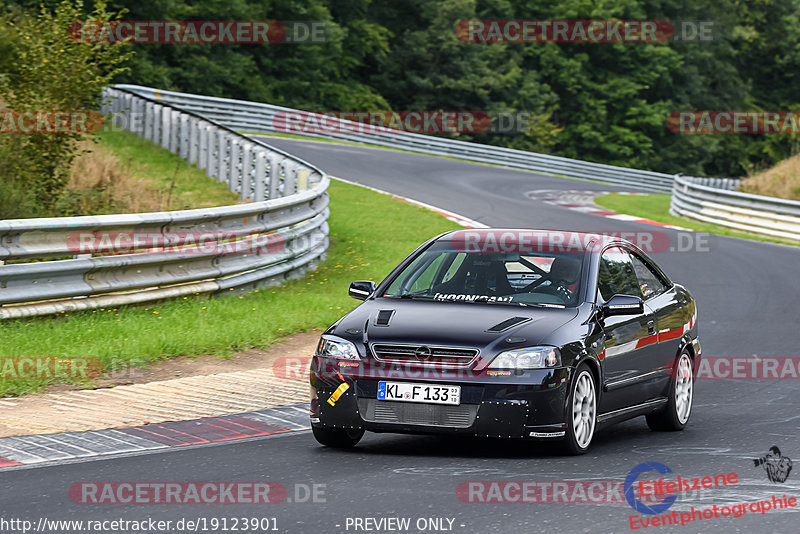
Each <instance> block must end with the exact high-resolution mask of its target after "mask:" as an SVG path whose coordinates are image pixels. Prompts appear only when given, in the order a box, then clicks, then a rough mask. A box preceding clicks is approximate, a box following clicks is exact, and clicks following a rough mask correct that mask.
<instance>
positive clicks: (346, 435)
mask: <svg viewBox="0 0 800 534" xmlns="http://www.w3.org/2000/svg"><path fill="white" fill-rule="evenodd" d="M311 431H312V432H313V433H314V438H316V440H317V441H318V442H319V443H320V444H321V445H325V446H326V447H334V448H337V449H349V448H351V447H355V446H356V444H357V443H358V442H359V441H361V438H362V437H363V436H364V430H363V429H361V428H326V427H322V426H313V427H311Z"/></svg>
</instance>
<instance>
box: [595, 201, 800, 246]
mask: <svg viewBox="0 0 800 534" xmlns="http://www.w3.org/2000/svg"><path fill="white" fill-rule="evenodd" d="M670 198H671V197H669V196H668V195H620V194H618V193H612V194H610V195H603V196H601V197H597V198H596V199H595V203H597V204H598V205H599V206H602V207H604V208H606V209H609V210H611V211H616V212H617V213H624V214H626V215H633V216H635V217H643V218H645V219H651V220H653V221H656V222H660V223H665V224H672V225H675V226H681V227H683V228H688V229H690V230H694V231H696V232H706V233H709V234H718V235H726V236H730V237H739V238H743V239H753V240H756V241H766V242H769V243H781V244H784V245H795V246H796V245H798V243H796V242H792V241H788V240H783V239H777V238H772V237H768V236H761V235H756V234H748V233H745V232H738V231H736V230H732V229H730V228H726V227H725V226H720V225H717V224H709V223H704V222H699V221H695V220H692V219H689V218H686V217H676V216H674V215H672V214H670V212H669V204H670Z"/></svg>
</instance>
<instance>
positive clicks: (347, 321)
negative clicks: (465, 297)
mask: <svg viewBox="0 0 800 534" xmlns="http://www.w3.org/2000/svg"><path fill="white" fill-rule="evenodd" d="M577 314H578V309H577V308H538V307H532V306H519V307H517V306H508V305H503V304H491V303H474V302H472V303H458V302H432V301H421V300H417V301H410V300H399V299H391V298H378V299H373V300H368V301H366V302H364V303H363V304H362V305H361V306H359V307H358V308H356V309H355V310H353V311H352V312H350V313H349V314H348V315H346V316H345V317H344V318H342V320H341V321H340V322H339V323H338V324H336V326H335V328H334V329H333V331H332V333H335V334H336V335H338V336H341V337H344V338H347V339H350V340H352V341H361V342H363V341H367V342H368V343H381V342H388V343H415V344H422V345H443V346H462V347H476V348H487V347H489V346H490V345H494V344H496V343H497V342H500V341H505V340H507V339H508V338H509V337H511V338H514V339H513V344H514V345H516V346H533V345H538V344H544V343H545V342H546V338H547V336H548V335H549V334H551V333H552V332H554V331H555V330H556V329H558V328H559V327H561V326H563V325H564V324H566V323H567V322H569V321H570V320H572V319H574V318H575V317H576V315H577ZM521 338H524V339H521ZM523 344H524V345H523Z"/></svg>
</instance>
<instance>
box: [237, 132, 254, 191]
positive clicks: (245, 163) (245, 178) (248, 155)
mask: <svg viewBox="0 0 800 534" xmlns="http://www.w3.org/2000/svg"><path fill="white" fill-rule="evenodd" d="M241 176H242V180H241V188H240V190H239V199H240V200H244V199H246V198H249V197H250V194H251V193H252V191H253V143H243V144H242V172H241Z"/></svg>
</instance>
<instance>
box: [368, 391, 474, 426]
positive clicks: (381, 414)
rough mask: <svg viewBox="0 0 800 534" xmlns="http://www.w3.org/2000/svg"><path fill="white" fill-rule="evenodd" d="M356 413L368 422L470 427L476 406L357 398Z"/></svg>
mask: <svg viewBox="0 0 800 534" xmlns="http://www.w3.org/2000/svg"><path fill="white" fill-rule="evenodd" d="M358 411H359V412H360V413H361V417H362V418H363V419H364V420H365V421H367V422H369V423H395V424H405V425H426V426H440V427H449V428H469V427H470V426H472V423H474V422H475V416H476V415H477V414H478V405H477V404H461V405H459V406H447V405H440V404H420V403H415V402H395V401H384V400H378V399H365V398H360V399H358Z"/></svg>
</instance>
